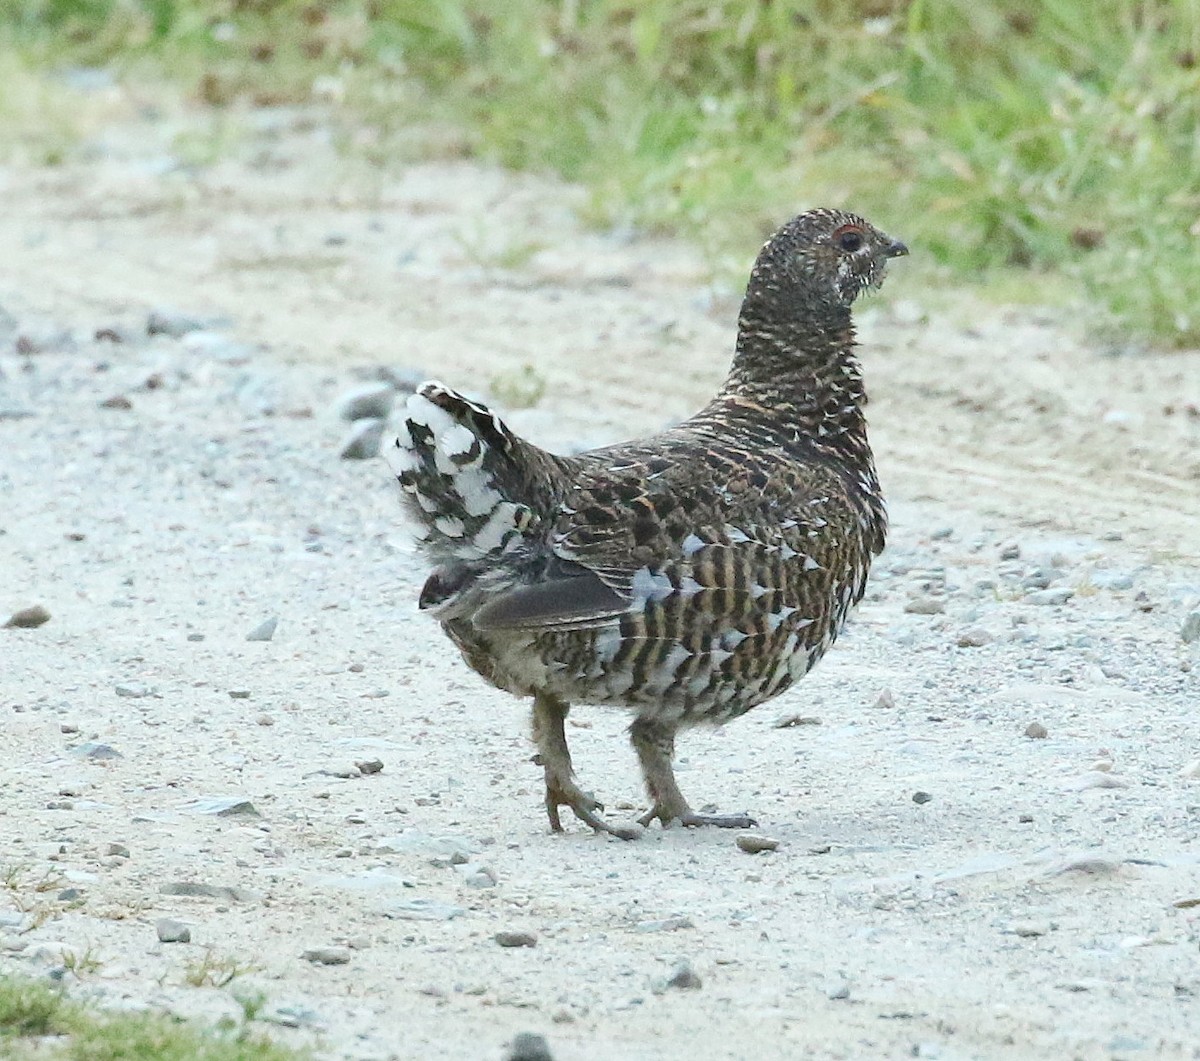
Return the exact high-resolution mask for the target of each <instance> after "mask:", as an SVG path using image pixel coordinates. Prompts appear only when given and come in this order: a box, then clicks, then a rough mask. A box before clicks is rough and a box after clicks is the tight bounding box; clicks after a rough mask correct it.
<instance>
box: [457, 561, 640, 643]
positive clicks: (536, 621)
mask: <svg viewBox="0 0 1200 1061" xmlns="http://www.w3.org/2000/svg"><path fill="white" fill-rule="evenodd" d="M628 605H629V600H628V598H626V597H622V596H621V595H620V594H619V593H617V592H616V590H614V589H613V588H612V587H611V586H608V585H607V584H606V583H604V582H603V581H601V580H600V579H599V578H597V577H596V575H595V573H594V572H592V571H589V570H588V569H587V568H586V567H584V566H583V565H582V564H577V563H574V562H573V561H570V560H562V559H559V558H557V557H555V558H554V559H552V560H551V561H550V562H549V563H548V564H547V565H545V569H544V570H543V571H542V572H540V577H539V578H538V580H537V581H536V582H530V583H525V584H522V585H517V586H513V587H511V588H508V589H505V590H502V591H501V592H499V593H497V594H496V595H495V596H493V597H492V598H491V599H490V600H488V602H487V603H486V604H484V605H483V606H482V607H481V608H479V609H478V610H477V611H476V612H475V613H474V614H473V615H472V616H471V623H472V625H474V626H475V627H476V628H478V629H480V630H520V629H526V630H528V629H537V630H547V629H556V630H581V629H587V628H589V627H595V626H605V625H607V624H608V623H610V622H613V621H614V620H615V619H616V617H617V616H618V615H620V614H621V613H622V612H624V611H625V610H626V608H627V607H628Z"/></svg>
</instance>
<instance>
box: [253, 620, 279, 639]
mask: <svg viewBox="0 0 1200 1061" xmlns="http://www.w3.org/2000/svg"><path fill="white" fill-rule="evenodd" d="M278 625H279V617H278V616H276V615H272V616H271V617H270V618H269V619H264V620H263V621H262V622H261V623H259V624H258V625H257V626H256V627H255V628H254V629H253V630H251V631H250V633H248V634H247V635H246V640H247V641H270V640H271V638H273V637H274V636H275V628H276V627H277V626H278Z"/></svg>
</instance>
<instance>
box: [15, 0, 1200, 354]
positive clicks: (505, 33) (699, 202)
mask: <svg viewBox="0 0 1200 1061" xmlns="http://www.w3.org/2000/svg"><path fill="white" fill-rule="evenodd" d="M14 4H15V6H14ZM5 10H6V11H9V12H10V13H9V14H6V15H4V16H2V19H3V20H4V24H5V25H6V27H7V28H6V30H5V32H6V33H7V36H8V39H9V40H10V42H12V44H13V46H14V47H15V49H16V50H17V52H18V53H19V54H20V56H21V57H22V61H23V62H25V63H27V64H35V65H36V64H42V65H53V64H56V63H62V62H66V61H70V62H74V63H84V64H113V65H115V66H116V67H118V68H119V69H120V70H122V71H123V72H124V73H125V74H126V75H129V76H132V75H135V74H137V73H139V72H141V73H142V74H145V73H146V72H147V71H153V70H157V71H159V72H160V73H161V72H162V71H169V72H170V74H171V76H172V77H174V78H175V79H177V80H178V81H179V82H180V83H181V84H182V85H183V86H184V88H185V89H186V91H188V92H189V93H190V94H191V95H192V96H193V97H194V98H196V99H197V100H199V101H202V102H204V103H206V104H208V105H209V106H213V107H218V108H220V107H224V106H227V105H229V104H230V103H233V102H235V101H248V102H250V103H260V104H262V103H275V102H293V101H297V100H302V99H308V98H310V96H311V90H312V85H313V81H314V78H315V77H318V76H324V77H326V78H333V79H334V80H333V82H330V81H326V82H325V85H326V86H327V87H328V86H329V85H331V84H334V85H336V86H337V89H336V91H333V92H332V93H331V95H332V96H333V97H334V98H337V99H339V100H340V102H337V103H336V104H334V105H333V106H334V107H335V110H336V111H337V112H338V114H339V115H340V117H338V118H335V120H336V121H342V122H343V123H344V127H345V128H346V129H347V130H349V129H353V130H354V135H347V137H346V140H347V143H351V142H352V143H357V144H359V145H364V144H366V145H372V146H371V148H370V150H372V151H374V152H375V153H376V155H377V157H379V158H381V159H383V158H388V157H394V156H395V154H396V151H395V144H396V143H397V142H406V138H407V137H410V136H411V132H410V130H411V129H412V127H413V125H414V120H415V119H420V122H421V123H422V124H423V125H425V126H431V125H435V124H437V123H443V124H448V125H452V126H454V127H457V128H459V129H461V130H462V134H461V135H460V136H458V137H455V138H453V139H452V140H451V141H450V148H451V150H453V151H455V152H461V153H466V154H471V155H476V156H481V157H484V158H488V159H494V160H496V161H499V162H501V163H503V164H505V165H508V166H512V167H517V168H525V169H534V170H540V171H547V172H551V173H555V174H559V175H562V176H564V177H566V178H568V179H570V180H574V181H579V182H582V183H583V184H584V185H586V186H587V187H588V188H589V189H590V191H591V197H590V205H589V207H588V211H587V213H588V217H589V218H590V219H591V220H592V221H594V222H595V223H596V224H600V225H621V224H628V225H633V226H637V227H639V228H642V229H650V230H661V231H668V232H681V233H684V234H686V235H688V236H690V237H692V238H695V239H697V240H699V241H700V242H701V244H702V245H703V246H704V247H705V248H706V249H707V251H708V252H709V254H710V255H711V257H712V259H713V261H714V262H717V263H727V264H732V263H736V267H737V268H738V269H739V270H740V269H742V268H744V264H745V261H746V258H747V256H748V248H752V247H753V246H754V245H755V244H756V241H757V240H758V239H759V237H761V236H762V235H763V234H764V233H765V232H767V231H768V230H769V229H770V228H772V227H773V226H774V225H775V224H776V223H778V221H779V220H780V219H781V218H783V217H785V216H787V215H788V214H789V213H791V212H793V211H794V210H796V209H798V208H799V207H802V206H804V205H812V204H816V203H828V204H832V205H845V206H849V207H852V208H855V209H858V210H861V211H862V212H863V213H865V214H867V215H868V216H870V217H872V219H875V220H877V221H878V222H879V223H880V224H881V225H882V226H883V227H885V228H887V229H888V230H889V231H892V232H894V233H895V234H896V235H898V236H901V237H902V238H904V239H905V240H906V241H907V242H909V243H910V244H911V245H913V246H914V248H915V249H916V250H917V251H919V252H924V253H925V254H926V255H927V256H928V258H929V259H930V260H931V261H933V262H936V263H938V264H939V265H940V266H941V267H942V268H944V270H945V271H946V272H947V273H948V275H950V276H951V277H952V278H955V279H957V280H958V281H959V282H962V281H968V282H975V281H989V282H990V281H996V280H998V281H999V283H1000V284H1002V285H1004V286H1007V287H1008V288H1010V289H1011V288H1012V287H1014V286H1015V285H1014V281H1013V277H1014V276H1015V277H1017V278H1018V280H1019V279H1020V278H1024V281H1025V283H1026V284H1027V285H1028V287H1029V289H1030V291H1031V292H1033V293H1035V294H1036V292H1038V291H1039V290H1042V289H1043V288H1049V289H1053V290H1058V289H1061V288H1062V287H1063V281H1064V280H1066V281H1069V286H1070V288H1071V289H1072V290H1073V291H1075V292H1077V293H1078V294H1081V295H1083V296H1085V297H1086V298H1087V300H1088V302H1089V304H1090V305H1091V306H1094V307H1095V308H1096V310H1097V312H1095V313H1092V312H1089V313H1088V314H1087V316H1088V318H1089V319H1090V320H1091V321H1092V323H1093V324H1094V325H1095V326H1111V327H1113V328H1117V329H1119V330H1121V331H1122V332H1124V333H1125V334H1132V335H1134V336H1139V337H1144V338H1147V339H1151V340H1153V341H1156V342H1158V343H1162V344H1165V345H1176V346H1197V345H1200V309H1198V308H1197V307H1200V221H1198V219H1200V136H1198V133H1197V131H1198V129H1200V4H1196V3H1195V0H1102V2H1096V0H1041V2H1040V3H1033V2H1031V0H1024V2H1022V0H851V2H846V3H839V2H835V0H794V2H788V0H554V2H552V0H491V2H490V3H486V4H484V3H473V4H472V3H467V2H465V0H343V2H340V3H339V2H331V3H317V2H315V0H10V3H9V5H8V6H7V7H6V9H5ZM0 106H2V105H0ZM61 151H62V145H61V143H60V144H59V145H58V146H57V147H55V148H54V150H53V151H52V152H51V154H52V155H53V154H55V153H61ZM52 160H53V159H51V161H52ZM1048 277H1049V278H1050V279H1049V281H1047V279H1046V278H1048Z"/></svg>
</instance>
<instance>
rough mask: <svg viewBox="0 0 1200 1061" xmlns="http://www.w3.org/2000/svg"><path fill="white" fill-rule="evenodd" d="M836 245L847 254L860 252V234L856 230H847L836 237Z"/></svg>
mask: <svg viewBox="0 0 1200 1061" xmlns="http://www.w3.org/2000/svg"><path fill="white" fill-rule="evenodd" d="M836 239H837V245H838V246H839V247H841V248H842V250H844V251H846V252H847V253H848V254H853V253H854V252H855V251H856V250H861V249H862V245H863V236H862V233H861V232H859V231H858V230H857V229H853V228H850V229H847V230H846V231H845V232H841V233H839V234H838V235H837V237H836Z"/></svg>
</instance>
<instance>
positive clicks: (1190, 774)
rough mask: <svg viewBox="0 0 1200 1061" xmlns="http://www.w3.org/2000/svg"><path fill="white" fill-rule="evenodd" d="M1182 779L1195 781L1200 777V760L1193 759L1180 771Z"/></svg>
mask: <svg viewBox="0 0 1200 1061" xmlns="http://www.w3.org/2000/svg"><path fill="white" fill-rule="evenodd" d="M1179 776H1180V777H1186V778H1190V779H1195V778H1197V777H1200V759H1193V760H1192V761H1191V762H1190V763H1188V764H1187V766H1185V767H1183V769H1181V770H1180V771H1179Z"/></svg>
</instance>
